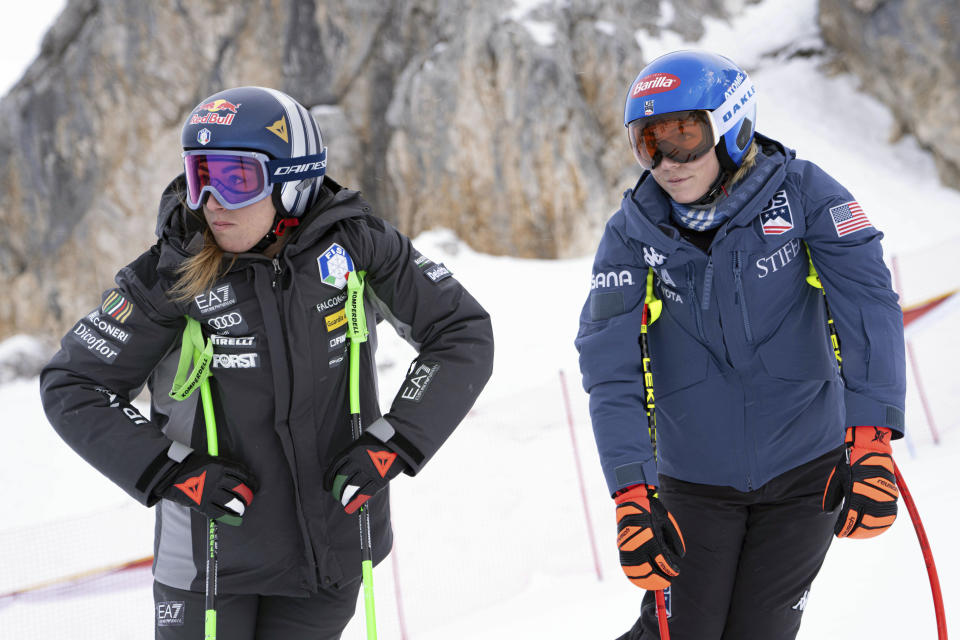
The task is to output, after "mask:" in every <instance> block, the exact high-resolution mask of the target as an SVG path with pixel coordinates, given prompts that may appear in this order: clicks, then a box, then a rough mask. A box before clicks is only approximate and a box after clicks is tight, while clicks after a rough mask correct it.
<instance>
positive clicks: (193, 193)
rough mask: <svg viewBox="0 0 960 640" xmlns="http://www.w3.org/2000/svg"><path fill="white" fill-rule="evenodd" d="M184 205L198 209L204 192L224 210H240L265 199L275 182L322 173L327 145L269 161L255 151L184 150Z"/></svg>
mask: <svg viewBox="0 0 960 640" xmlns="http://www.w3.org/2000/svg"><path fill="white" fill-rule="evenodd" d="M183 168H184V172H185V174H186V178H187V206H188V207H190V208H191V209H199V208H200V206H201V205H202V204H203V196H204V194H205V193H211V194H213V195H214V196H215V197H216V198H217V200H218V201H220V203H221V204H222V205H223V206H224V207H226V208H227V209H240V208H241V207H245V206H247V205H250V204H253V203H255V202H258V201H260V200H263V199H264V198H266V197H267V196H268V195H270V193H271V192H272V191H273V185H274V184H276V183H278V182H290V181H292V180H306V179H308V178H316V177H320V176H323V175H324V173H326V168H327V148H326V147H324V148H323V151H321V152H320V153H318V154H314V155H309V156H299V157H296V158H280V159H275V160H271V159H270V157H269V156H267V155H266V154H263V153H258V152H256V151H233V150H229V149H209V150H208V149H200V150H197V151H184V152H183Z"/></svg>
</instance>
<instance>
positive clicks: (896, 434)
mask: <svg viewBox="0 0 960 640" xmlns="http://www.w3.org/2000/svg"><path fill="white" fill-rule="evenodd" d="M843 399H844V404H845V405H846V408H847V420H846V425H845V426H848V427H855V426H860V425H868V426H871V427H887V428H888V429H890V430H891V431H892V432H893V439H894V440H897V439H899V438H902V437H903V430H904V426H905V423H904V415H903V409H901V408H900V407H895V406H893V405H890V404H884V403H882V402H877V401H876V400H874V399H873V398H868V397H867V396H865V395H863V394H861V393H856V392H855V391H850V390H849V389H846V390H845V391H844V398H843Z"/></svg>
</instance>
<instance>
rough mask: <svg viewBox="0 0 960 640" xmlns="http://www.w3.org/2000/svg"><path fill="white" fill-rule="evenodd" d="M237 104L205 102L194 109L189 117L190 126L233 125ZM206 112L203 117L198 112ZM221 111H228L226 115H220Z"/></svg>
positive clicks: (221, 100) (215, 101)
mask: <svg viewBox="0 0 960 640" xmlns="http://www.w3.org/2000/svg"><path fill="white" fill-rule="evenodd" d="M239 108H240V105H239V104H234V103H232V102H230V101H229V100H224V99H222V98H221V99H219V100H213V101H211V102H205V103H204V104H202V105H200V106H199V107H197V108H196V110H195V112H194V114H193V115H192V116H191V117H190V124H222V125H226V126H229V125H231V124H233V119H234V118H235V117H237V109H239ZM202 111H206V112H207V113H206V114H205V115H200V112H202ZM221 111H228V112H229V113H227V114H226V115H220V112H221Z"/></svg>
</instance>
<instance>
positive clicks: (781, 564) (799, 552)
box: [619, 448, 843, 640]
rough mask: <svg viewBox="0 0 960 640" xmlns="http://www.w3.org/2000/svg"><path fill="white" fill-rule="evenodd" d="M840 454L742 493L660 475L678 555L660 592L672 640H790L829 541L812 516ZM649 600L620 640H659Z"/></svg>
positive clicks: (826, 521)
mask: <svg viewBox="0 0 960 640" xmlns="http://www.w3.org/2000/svg"><path fill="white" fill-rule="evenodd" d="M842 452H843V449H842V448H839V449H837V450H835V451H832V452H830V453H828V454H826V455H823V456H821V457H819V458H817V459H815V460H812V461H810V462H807V463H806V464H803V465H801V466H799V467H796V468H795V469H791V470H790V471H787V472H786V473H784V474H782V475H779V476H777V477H776V478H774V479H773V480H771V481H770V482H768V483H767V484H765V485H764V486H763V487H761V488H759V489H757V490H755V491H750V492H748V493H743V492H741V491H737V490H736V489H733V488H732V487H719V486H712V485H703V484H693V483H689V482H682V481H680V480H676V479H674V478H669V477H667V476H663V475H661V476H660V487H659V497H660V499H661V500H662V501H663V504H664V505H665V506H666V507H667V509H669V510H670V512H671V513H672V514H673V517H674V518H676V520H677V523H678V524H679V525H680V531H681V532H682V533H683V538H684V541H685V543H686V546H687V553H686V556H684V558H683V560H681V561H680V575H678V576H677V577H676V578H674V580H673V582H672V584H671V585H670V588H669V590H668V594H666V595H668V596H669V601H668V607H667V609H668V611H669V613H670V619H669V626H670V638H671V640H756V639H758V638H763V640H793V638H796V636H797V632H798V631H799V630H800V618H801V616H802V615H803V610H804V607H805V606H806V603H807V597H808V594H809V592H810V585H811V583H812V582H813V579H814V578H815V577H816V575H817V573H818V572H819V571H820V567H821V565H822V564H823V559H824V557H826V555H827V549H829V548H830V543H831V542H832V541H833V527H834V523H835V522H836V520H837V513H836V511H833V512H830V513H823V512H822V511H821V510H820V504H821V498H822V496H823V490H824V487H825V485H826V482H827V477H828V476H829V475H830V470H831V469H833V467H834V466H835V465H836V464H837V462H839V461H840V460H841V458H842ZM655 611H656V609H655V604H654V592H652V591H648V592H647V593H646V595H644V597H643V603H642V604H641V614H640V618H639V619H638V620H637V622H636V624H634V626H633V628H632V629H631V630H630V631H628V632H627V633H626V634H624V635H623V636H621V637H620V639H619V640H658V639H659V638H660V633H659V630H658V627H657V619H656V613H655Z"/></svg>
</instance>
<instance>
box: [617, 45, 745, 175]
mask: <svg viewBox="0 0 960 640" xmlns="http://www.w3.org/2000/svg"><path fill="white" fill-rule="evenodd" d="M676 111H694V112H704V113H703V115H705V116H706V118H705V120H706V121H707V122H708V124H709V126H710V127H712V130H713V131H712V133H713V141H714V143H715V148H716V150H717V158H718V159H719V160H720V166H721V167H722V168H724V169H725V170H727V171H730V172H733V171H736V169H737V168H739V167H740V163H741V162H742V161H743V157H744V156H745V155H746V152H747V149H749V148H750V143H751V142H753V135H754V131H755V129H756V122H757V90H756V87H754V85H753V82H751V80H750V78H749V76H747V73H746V71H744V70H743V69H741V68H740V67H738V66H737V65H736V64H734V63H733V62H732V61H731V60H729V59H728V58H725V57H723V56H720V55H717V54H714V53H709V52H706V51H694V50H684V51H674V52H672V53H668V54H665V55H662V56H660V57H659V58H657V59H655V60H654V61H653V62H651V63H650V64H648V65H647V66H646V67H644V69H643V71H641V72H640V74H639V75H638V76H637V78H636V80H634V81H633V84H631V85H630V91H629V93H628V94H627V101H626V105H625V106H624V110H623V124H624V126H626V127H628V130H629V129H630V124H631V123H632V122H635V121H637V120H639V119H641V118H649V117H650V116H659V115H662V114H665V113H673V112H676ZM631 146H633V147H636V145H635V144H634V141H633V139H632V136H631ZM638 159H639V158H638Z"/></svg>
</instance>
